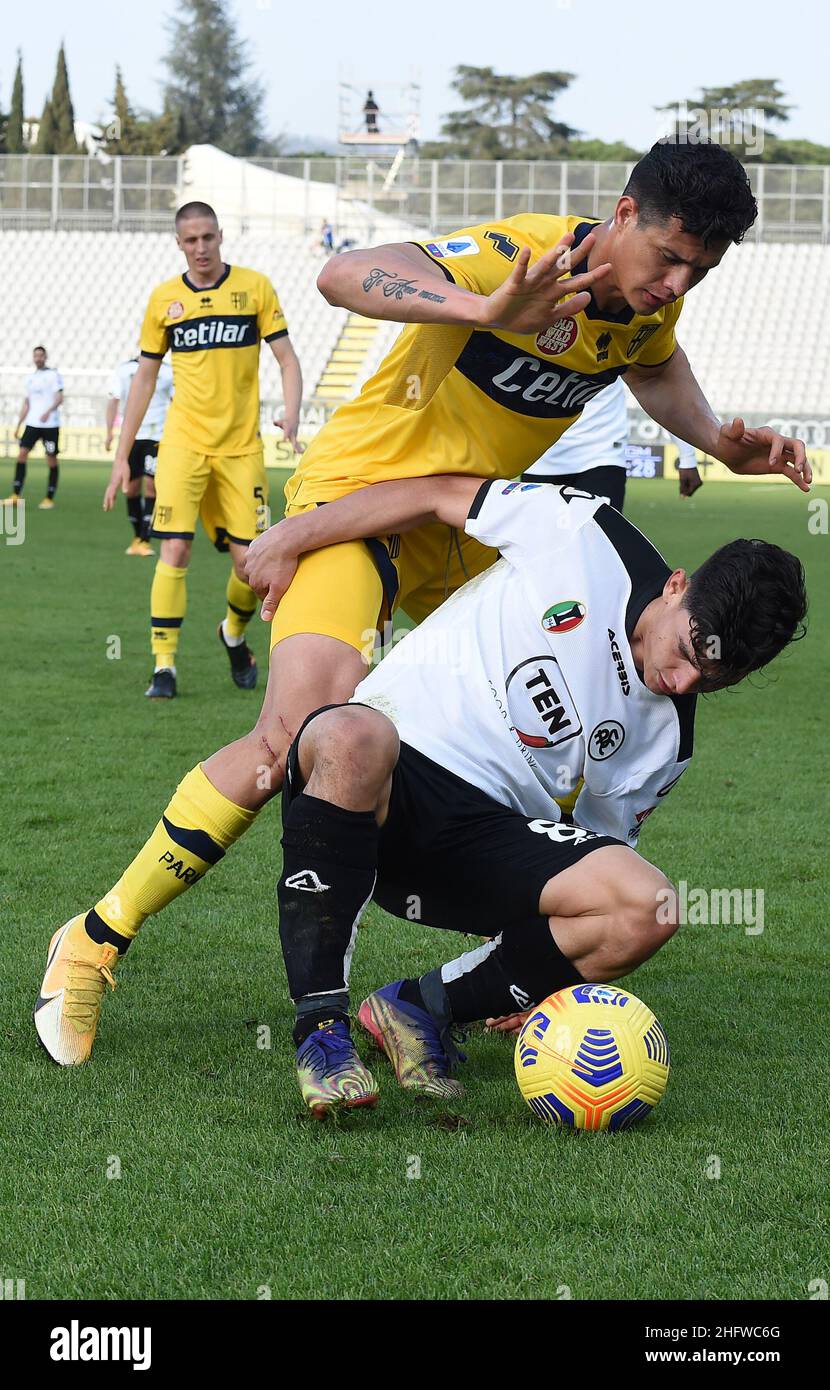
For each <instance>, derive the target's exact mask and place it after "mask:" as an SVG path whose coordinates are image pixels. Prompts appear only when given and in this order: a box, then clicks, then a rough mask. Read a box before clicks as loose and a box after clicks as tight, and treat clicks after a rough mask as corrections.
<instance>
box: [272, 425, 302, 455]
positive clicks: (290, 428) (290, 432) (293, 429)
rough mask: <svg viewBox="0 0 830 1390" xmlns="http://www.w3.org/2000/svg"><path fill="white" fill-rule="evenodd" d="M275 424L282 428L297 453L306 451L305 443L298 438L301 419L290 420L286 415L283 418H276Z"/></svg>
mask: <svg viewBox="0 0 830 1390" xmlns="http://www.w3.org/2000/svg"><path fill="white" fill-rule="evenodd" d="M274 424H275V425H276V426H277V428H278V429H281V430H282V432H283V434H284V435H285V437H286V439H287V440H288V442H289V444H290V445H291V447H292V449H293V450H294V453H295V454H302V453H303V452H304V451H305V444H301V443H300V441H299V440H298V438H297V431H298V429H299V428H300V422H299V420H289V419H287V418H286V417H284V418H283V419H281V420H275V421H274Z"/></svg>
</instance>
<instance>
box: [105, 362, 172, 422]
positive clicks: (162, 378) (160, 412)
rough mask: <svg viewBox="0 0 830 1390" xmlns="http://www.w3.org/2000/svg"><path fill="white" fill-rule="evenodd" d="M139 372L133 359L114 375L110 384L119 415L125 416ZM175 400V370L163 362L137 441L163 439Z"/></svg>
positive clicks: (119, 366)
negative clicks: (165, 424) (172, 401)
mask: <svg viewBox="0 0 830 1390" xmlns="http://www.w3.org/2000/svg"><path fill="white" fill-rule="evenodd" d="M137 371H138V358H137V357H131V358H130V360H129V362H121V363H119V365H118V366H117V367H116V369H115V371H114V372H113V374H112V381H111V382H110V397H111V398H112V399H113V400H117V401H118V414H119V415H120V416H121V417H122V419H123V416H124V411H125V409H126V406H127V397H128V396H129V394H130V387H131V386H132V383H133V377H134V376H135V374H136V372H137ZM172 399H173V368H172V367H171V366H170V364H169V362H162V364H161V366H160V367H159V372H158V376H157V377H156V389H155V391H154V392H153V394H152V396H151V397H150V404H149V405H148V407H147V411H146V414H145V416H144V419H143V420H142V422H141V424H140V425H139V427H138V434H137V435H136V439H156V440H159V439H161V432H162V430H163V429H164V421H165V419H166V418H167V411H168V408H169V406H170V402H171V400H172Z"/></svg>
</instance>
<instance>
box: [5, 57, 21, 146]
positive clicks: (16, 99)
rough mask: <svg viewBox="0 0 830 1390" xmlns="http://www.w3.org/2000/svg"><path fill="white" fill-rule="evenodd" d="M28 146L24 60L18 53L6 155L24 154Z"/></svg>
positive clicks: (7, 131)
mask: <svg viewBox="0 0 830 1390" xmlns="http://www.w3.org/2000/svg"><path fill="white" fill-rule="evenodd" d="M25 149H26V144H25V141H24V139H23V58H22V56H21V54H20V52H19V51H18V54H17V69H16V71H15V74H14V86H13V87H12V106H11V111H10V112H9V123H8V127H7V129H6V153H7V154H23V153H24V151H25Z"/></svg>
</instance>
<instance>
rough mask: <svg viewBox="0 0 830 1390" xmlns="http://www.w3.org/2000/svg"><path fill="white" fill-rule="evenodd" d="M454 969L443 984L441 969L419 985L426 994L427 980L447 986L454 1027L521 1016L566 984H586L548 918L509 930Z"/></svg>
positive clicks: (456, 964) (430, 984)
mask: <svg viewBox="0 0 830 1390" xmlns="http://www.w3.org/2000/svg"><path fill="white" fill-rule="evenodd" d="M452 965H453V967H454V968H453V969H451V970H450V969H449V967H447V966H445V967H443V968H444V970H445V971H446V972H447V973H448V974H450V975H451V976H452V977H453V978H450V979H449V980H444V981H443V982H442V981H441V970H440V969H439V970H433V971H430V973H429V975H425V976H424V977H423V978H422V979H421V980H420V981H419V985H420V989H421V992H422V995H424V996H425V995H426V994H427V987H426V985H425V982H427V984H428V985H429V986H430V988H434V986H435V985H436V984H437V983H440V982H442V983H443V988H444V991H445V994H446V998H447V1000H448V1002H449V1009H450V1014H451V1017H452V1021H453V1022H454V1023H473V1022H475V1021H477V1020H478V1019H483V1018H499V1017H501V1016H502V1015H503V1014H515V1013H520V1012H522V1011H523V1010H525V1009H530V1008H532V1007H533V1006H534V1005H535V1004H539V1003H541V1001H542V1000H543V999H547V997H548V995H549V994H553V993H555V991H556V990H558V989H564V988H565V986H566V985H577V984H582V983H583V980H582V976H581V975H580V973H579V971H578V970H576V969H575V967H574V966H573V965H572V964H571V962H570V961H569V960H568V958H567V956H564V955H563V954H562V952H561V951H560V949H559V947H558V946H557V944H556V942H555V941H554V939H553V937H552V935H551V932H550V927H549V925H548V919H547V917H531V918H530V920H529V921H527V922H518V923H515V924H513V925H512V926H510V927H505V929H504V931H503V932H502V934H501V935H500V936H497V937H496V939H495V940H494V941H488V942H485V943H484V944H483V945H481V946H478V947H476V948H475V949H474V950H472V951H467V952H465V954H464V955H463V956H461V957H459V959H458V961H454V962H452ZM412 1002H414V1001H412Z"/></svg>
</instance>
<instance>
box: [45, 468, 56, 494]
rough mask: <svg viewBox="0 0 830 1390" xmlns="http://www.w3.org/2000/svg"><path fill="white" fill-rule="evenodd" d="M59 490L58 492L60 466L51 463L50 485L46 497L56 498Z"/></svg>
mask: <svg viewBox="0 0 830 1390" xmlns="http://www.w3.org/2000/svg"><path fill="white" fill-rule="evenodd" d="M57 490H58V465H57V464H56V463H50V464H49V483H48V485H47V488H46V496H47V497H54V495H55V493H56V492H57Z"/></svg>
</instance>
